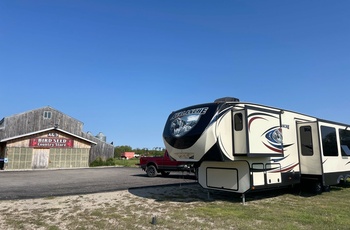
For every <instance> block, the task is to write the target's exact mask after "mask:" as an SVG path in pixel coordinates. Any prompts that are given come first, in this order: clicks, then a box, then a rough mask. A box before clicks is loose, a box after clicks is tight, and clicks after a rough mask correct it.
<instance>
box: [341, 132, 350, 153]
mask: <svg viewBox="0 0 350 230" xmlns="http://www.w3.org/2000/svg"><path fill="white" fill-rule="evenodd" d="M339 137H340V146H341V155H342V156H350V130H346V129H340V130H339Z"/></svg>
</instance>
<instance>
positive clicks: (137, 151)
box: [114, 145, 165, 158]
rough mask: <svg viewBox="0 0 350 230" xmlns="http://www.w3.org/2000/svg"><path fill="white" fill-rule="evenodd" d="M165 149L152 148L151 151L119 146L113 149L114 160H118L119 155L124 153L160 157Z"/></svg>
mask: <svg viewBox="0 0 350 230" xmlns="http://www.w3.org/2000/svg"><path fill="white" fill-rule="evenodd" d="M164 151H165V148H162V147H154V148H152V149H148V148H143V149H140V148H136V149H133V148H132V147H131V146H129V145H120V146H116V147H114V158H120V156H121V154H122V153H124V152H135V154H139V155H140V156H162V155H163V154H164Z"/></svg>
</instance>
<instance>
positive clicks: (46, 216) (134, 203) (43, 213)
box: [0, 184, 208, 229]
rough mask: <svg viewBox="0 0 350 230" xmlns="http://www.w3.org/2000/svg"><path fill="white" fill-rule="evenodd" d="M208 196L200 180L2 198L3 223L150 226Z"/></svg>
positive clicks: (4, 226)
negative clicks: (21, 198)
mask: <svg viewBox="0 0 350 230" xmlns="http://www.w3.org/2000/svg"><path fill="white" fill-rule="evenodd" d="M207 197H208V196H207V193H206V191H205V190H204V189H202V188H201V187H200V186H199V185H198V184H190V185H188V184H187V185H173V186H156V187H147V188H140V189H130V190H124V191H116V192H107V193H96V194H86V195H74V196H64V197H47V198H41V199H26V200H4V201H0V216H1V218H0V226H1V228H2V229H77V228H80V229H97V228H101V229H115V228H128V229H130V228H131V229H134V228H135V229H136V228H139V227H142V228H143V229H147V228H152V223H151V222H152V221H157V220H159V219H162V220H166V218H167V215H168V214H169V212H172V210H174V209H177V208H180V207H181V208H184V206H185V205H188V204H190V203H196V202H199V201H203V200H205V199H207ZM198 221H201V220H198ZM153 224H154V223H153ZM147 226H148V227H147ZM153 227H154V226H153Z"/></svg>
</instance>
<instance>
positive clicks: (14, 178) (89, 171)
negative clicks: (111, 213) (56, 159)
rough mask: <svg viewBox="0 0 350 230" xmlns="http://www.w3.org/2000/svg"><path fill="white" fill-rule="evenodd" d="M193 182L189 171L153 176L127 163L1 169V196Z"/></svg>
mask: <svg viewBox="0 0 350 230" xmlns="http://www.w3.org/2000/svg"><path fill="white" fill-rule="evenodd" d="M193 182H195V180H194V177H193V175H189V174H187V173H181V172H180V173H172V174H170V175H169V176H168V177H161V176H157V177H154V178H150V177H147V175H146V174H145V173H144V172H143V171H142V170H141V169H140V168H124V167H101V168H84V169H60V170H28V171H0V200H9V199H28V198H40V197H49V196H67V195H78V194H91V193H100V192H111V191H120V190H127V189H129V188H137V187H144V186H156V185H169V184H178V183H193Z"/></svg>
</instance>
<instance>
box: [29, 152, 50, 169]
mask: <svg viewBox="0 0 350 230" xmlns="http://www.w3.org/2000/svg"><path fill="white" fill-rule="evenodd" d="M49 153H50V149H33V161H32V168H33V169H46V168H48V166H49Z"/></svg>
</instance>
